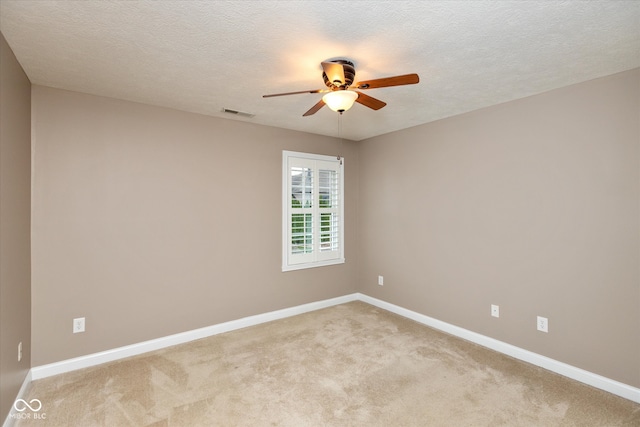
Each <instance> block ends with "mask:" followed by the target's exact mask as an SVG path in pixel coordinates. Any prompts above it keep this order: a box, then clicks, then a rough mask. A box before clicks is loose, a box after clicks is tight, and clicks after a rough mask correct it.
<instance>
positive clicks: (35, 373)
mask: <svg viewBox="0 0 640 427" xmlns="http://www.w3.org/2000/svg"><path fill="white" fill-rule="evenodd" d="M357 299H358V294H351V295H345V296H342V297H337V298H331V299H327V300H323V301H317V302H312V303H309V304H303V305H298V306H295V307H290V308H285V309H282V310H276V311H271V312H268V313H263V314H258V315H255V316H249V317H243V318H242V319H237V320H231V321H229V322H225V323H219V324H217V325H212V326H207V327H204V328H200V329H194V330H191V331H187V332H182V333H179V334H175V335H169V336H166V337H162V338H157V339H154V340H150V341H143V342H141V343H137V344H131V345H127V346H124V347H118V348H114V349H112V350H106V351H101V352H99V353H93V354H88V355H86V356H81V357H75V358H73V359H67V360H62V361H60V362H56V363H50V364H48V365H42V366H36V367H35V368H32V369H31V375H32V378H33V380H39V379H41V378H46V377H50V376H52V375H58V374H62V373H65V372H70V371H75V370H77V369H82V368H88V367H90V366H96V365H100V364H102V363H107V362H113V361H115V360H119V359H123V358H125V357H130V356H136V355H138V354H142V353H147V352H149V351H154V350H160V349H163V348H166V347H171V346H173V345H178V344H184V343H187V342H189V341H194V340H198V339H201V338H206V337H210V336H213V335H217V334H221V333H224V332H230V331H235V330H236V329H242V328H246V327H248V326H254V325H259V324H260V323H266V322H271V321H273V320H278V319H283V318H285V317H291V316H296V315H298V314H302V313H307V312H309V311H314V310H319V309H321V308H326V307H331V306H334V305H338V304H344V303H346V302H350V301H355V300H357Z"/></svg>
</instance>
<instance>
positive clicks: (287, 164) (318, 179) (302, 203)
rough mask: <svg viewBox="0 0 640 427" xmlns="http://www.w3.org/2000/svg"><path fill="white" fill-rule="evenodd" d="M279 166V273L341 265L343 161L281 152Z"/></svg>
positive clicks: (342, 257)
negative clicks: (280, 246)
mask: <svg viewBox="0 0 640 427" xmlns="http://www.w3.org/2000/svg"><path fill="white" fill-rule="evenodd" d="M282 164H283V175H282V178H283V197H282V200H283V221H282V230H283V239H282V241H283V243H282V252H283V257H282V270H283V271H288V270H297V269H301V268H309V267H318V266H322V265H331V264H337V263H343V262H344V241H343V235H344V230H343V228H344V219H343V215H344V201H343V199H344V191H343V185H344V176H343V161H340V160H338V159H337V158H335V157H331V156H321V155H317V154H306V153H296V152H292V151H283V162H282Z"/></svg>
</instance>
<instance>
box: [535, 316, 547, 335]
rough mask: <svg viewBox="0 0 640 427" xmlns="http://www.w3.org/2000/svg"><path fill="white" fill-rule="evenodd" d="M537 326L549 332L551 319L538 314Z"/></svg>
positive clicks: (542, 330)
mask: <svg viewBox="0 0 640 427" xmlns="http://www.w3.org/2000/svg"><path fill="white" fill-rule="evenodd" d="M537 327H538V330H539V331H540V332H549V319H547V318H546V317H542V316H538V321H537Z"/></svg>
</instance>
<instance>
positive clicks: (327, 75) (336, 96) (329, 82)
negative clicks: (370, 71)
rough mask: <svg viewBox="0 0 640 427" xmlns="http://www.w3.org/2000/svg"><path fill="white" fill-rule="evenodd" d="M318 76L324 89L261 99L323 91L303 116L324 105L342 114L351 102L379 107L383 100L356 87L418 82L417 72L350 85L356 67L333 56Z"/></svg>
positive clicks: (266, 96) (349, 106)
mask: <svg viewBox="0 0 640 427" xmlns="http://www.w3.org/2000/svg"><path fill="white" fill-rule="evenodd" d="M322 70H323V71H322V78H323V80H324V84H325V85H326V86H327V88H328V89H316V90H301V91H297V92H286V93H274V94H271V95H263V96H262V97H263V98H270V97H273V96H284V95H297V94H301V93H326V95H324V96H323V97H322V99H321V100H320V101H318V102H317V103H316V104H315V105H314V106H313V107H311V108H310V109H309V111H307V112H306V113H304V114H303V116H305V117H306V116H310V115H312V114H315V113H316V112H318V110H320V109H321V108H322V107H324V106H325V105H327V106H328V107H329V108H331V109H332V110H333V111H337V112H338V113H340V114H342V113H343V112H345V111H347V110H348V109H349V108H351V106H352V105H353V103H354V102H357V103H359V104H362V105H364V106H365V107H369V108H371V109H373V110H379V109H381V108H382V107H384V106H385V105H387V103H386V102H383V101H380V100H379V99H376V98H373V97H371V96H369V95H365V94H364V93H362V92H360V90H365V89H376V88H380V87H389V86H402V85H412V84H416V83H418V82H419V81H420V78H419V77H418V75H417V74H404V75H401V76H394V77H385V78H381V79H373V80H365V81H361V82H357V83H355V84H353V80H354V78H355V76H356V69H355V67H354V65H353V62H351V61H348V60H346V59H334V60H331V61H325V62H323V63H322Z"/></svg>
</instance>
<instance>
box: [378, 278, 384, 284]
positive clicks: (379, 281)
mask: <svg viewBox="0 0 640 427" xmlns="http://www.w3.org/2000/svg"><path fill="white" fill-rule="evenodd" d="M378 285H380V286H383V285H384V277H382V276H378Z"/></svg>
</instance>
